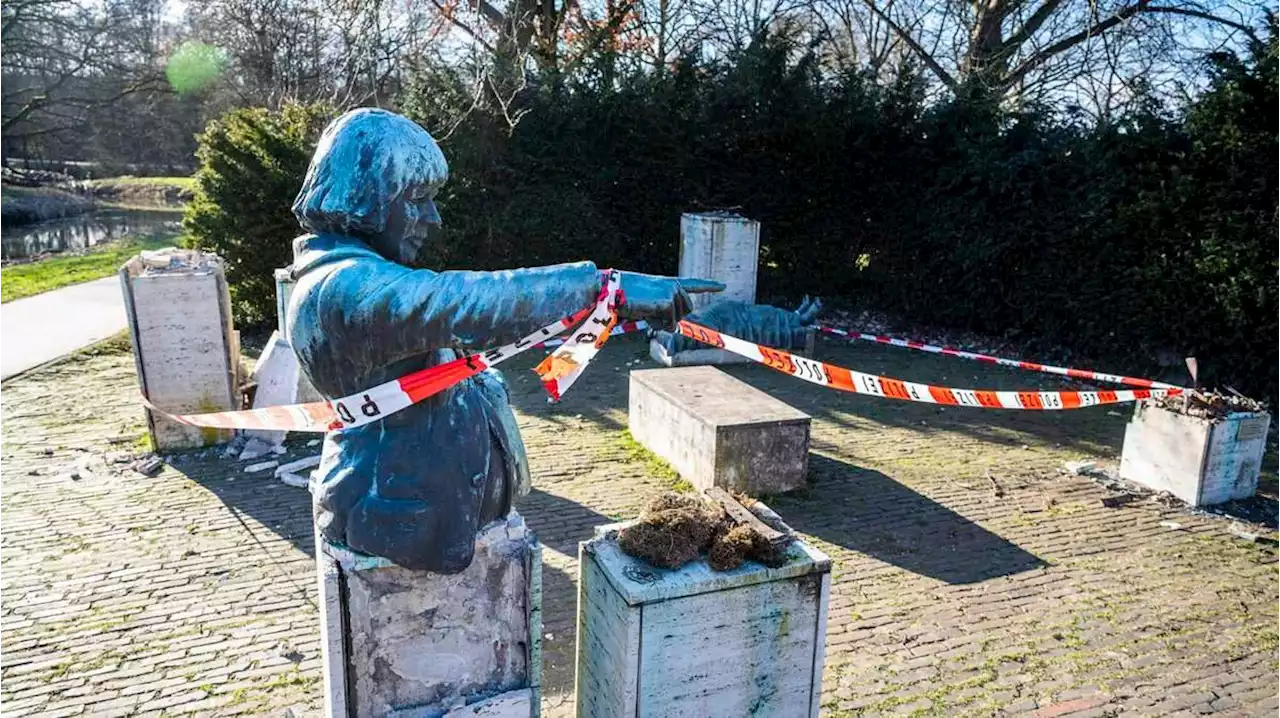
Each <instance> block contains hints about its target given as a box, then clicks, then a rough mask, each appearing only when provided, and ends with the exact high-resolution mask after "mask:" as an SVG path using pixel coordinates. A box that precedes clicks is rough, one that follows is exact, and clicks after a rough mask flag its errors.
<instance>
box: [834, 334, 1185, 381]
mask: <svg viewBox="0 0 1280 718" xmlns="http://www.w3.org/2000/svg"><path fill="white" fill-rule="evenodd" d="M818 329H819V331H822V332H825V333H827V334H834V335H836V336H840V337H847V338H849V339H861V340H863V341H868V342H876V343H878V344H889V345H891V346H895V347H905V348H907V349H919V350H920V351H924V352H930V353H932V354H945V355H946V356H953V357H959V358H961V359H970V360H972V361H980V362H984V363H987V364H999V365H1000V366H1008V367H1013V368H1015V369H1026V370H1027V371H1038V372H1044V373H1045V374H1057V375H1059V376H1066V377H1071V378H1072V379H1083V380H1085V381H1100V382H1105V383H1108V384H1123V385H1125V386H1136V387H1139V388H1142V389H1182V390H1185V389H1186V387H1181V386H1177V385H1176V384H1165V383H1164V382H1159V381H1152V380H1150V379H1138V378H1136V377H1131V376H1121V375H1119V374H1104V373H1103V372H1100V371H1093V370H1092V369H1072V368H1070V367H1063V366H1052V365H1049V364H1037V363H1035V362H1029V361H1022V360H1020V359H1005V358H1003V357H996V356H991V355H990V354H979V353H977V352H966V351H961V350H960V349H952V348H951V347H940V346H935V345H933V344H925V343H924V342H917V341H911V340H909V339H896V338H894V337H886V336H883V335H879V334H865V333H863V332H847V331H845V330H843V329H835V328H833V327H824V326H819V327H818Z"/></svg>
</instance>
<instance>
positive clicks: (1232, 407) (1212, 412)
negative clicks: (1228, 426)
mask: <svg viewBox="0 0 1280 718" xmlns="http://www.w3.org/2000/svg"><path fill="white" fill-rule="evenodd" d="M1228 389H1230V387H1228ZM1153 402H1154V403H1155V405H1156V406H1159V407H1161V408H1162V409H1168V410H1169V411H1174V412H1178V413H1179V414H1186V415H1187V416H1195V417H1199V418H1201V419H1209V420H1217V419H1225V418H1227V417H1228V416H1230V415H1232V414H1237V413H1242V412H1243V413H1250V414H1252V413H1257V412H1261V411H1264V410H1265V407H1263V406H1262V404H1261V403H1260V402H1257V401H1255V400H1253V399H1250V398H1249V397H1247V396H1244V395H1243V394H1241V393H1239V392H1237V391H1234V390H1231V393H1226V394H1224V393H1221V392H1215V391H1200V390H1194V391H1190V392H1188V393H1186V394H1179V395H1177V396H1165V397H1161V398H1159V399H1154V400H1153Z"/></svg>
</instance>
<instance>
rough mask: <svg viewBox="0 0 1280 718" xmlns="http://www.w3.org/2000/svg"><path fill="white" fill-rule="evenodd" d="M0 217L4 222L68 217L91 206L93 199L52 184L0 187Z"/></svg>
mask: <svg viewBox="0 0 1280 718" xmlns="http://www.w3.org/2000/svg"><path fill="white" fill-rule="evenodd" d="M0 201H2V204H0V219H2V221H3V222H4V224H6V225H20V224H32V223H34V222H42V221H44V220H46V219H57V218H59V217H71V216H73V215H77V214H84V213H85V212H88V211H90V210H92V209H93V207H94V204H93V200H92V199H90V198H88V197H83V196H81V195H77V194H72V193H70V192H64V191H62V190H60V189H55V188H53V187H11V186H9V185H5V186H4V187H3V188H0Z"/></svg>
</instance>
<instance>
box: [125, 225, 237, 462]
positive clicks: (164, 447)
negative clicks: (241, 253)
mask: <svg viewBox="0 0 1280 718" xmlns="http://www.w3.org/2000/svg"><path fill="white" fill-rule="evenodd" d="M119 276H120V288H121V291H122V292H123V295H124V305H125V313H126V315H127V319H128V322H129V335H130V337H131V339H132V341H133V356H134V361H135V364H136V368H137V371H138V384H139V385H140V388H141V389H142V395H143V396H145V397H146V398H147V399H148V400H150V401H151V402H152V403H153V404H154V405H155V406H157V407H159V408H161V409H163V410H164V411H166V412H168V413H171V414H200V413H205V412H213V411H234V410H237V409H240V408H241V407H240V337H239V334H238V333H237V332H236V331H235V328H234V327H233V325H232V322H231V297H230V295H229V293H228V289H227V280H226V277H225V275H224V266H223V261H222V259H221V258H219V257H218V256H217V255H215V254H210V253H207V252H200V251H196V250H189V249H163V250H157V251H154V252H143V253H141V254H139V255H138V256H136V257H134V258H133V259H130V260H129V261H128V262H126V263H125V264H124V266H123V267H121V268H120V273H119ZM146 411H147V425H148V429H149V430H150V434H151V441H152V445H153V446H154V447H155V448H156V449H157V450H159V451H170V450H173V449H189V448H195V447H200V446H206V445H209V444H217V443H223V442H226V441H230V440H231V439H232V438H233V437H234V435H235V434H234V432H233V431H230V430H225V429H209V428H202V427H194V426H187V425H185V424H179V423H177V422H175V421H172V420H170V419H167V418H165V417H164V416H163V415H161V414H158V413H156V412H154V411H151V410H149V409H148V410H146Z"/></svg>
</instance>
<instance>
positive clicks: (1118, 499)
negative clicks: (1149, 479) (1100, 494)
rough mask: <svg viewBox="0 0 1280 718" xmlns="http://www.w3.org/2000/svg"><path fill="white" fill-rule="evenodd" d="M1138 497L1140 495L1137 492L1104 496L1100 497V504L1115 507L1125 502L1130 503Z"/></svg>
mask: <svg viewBox="0 0 1280 718" xmlns="http://www.w3.org/2000/svg"><path fill="white" fill-rule="evenodd" d="M1140 498H1142V497H1141V496H1138V495H1137V494H1116V495H1115V496H1107V497H1104V498H1103V499H1102V505H1103V506H1105V507H1107V508H1109V509H1115V508H1119V507H1121V506H1124V505H1125V504H1131V503H1133V502H1134V501H1137V500H1138V499H1140Z"/></svg>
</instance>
